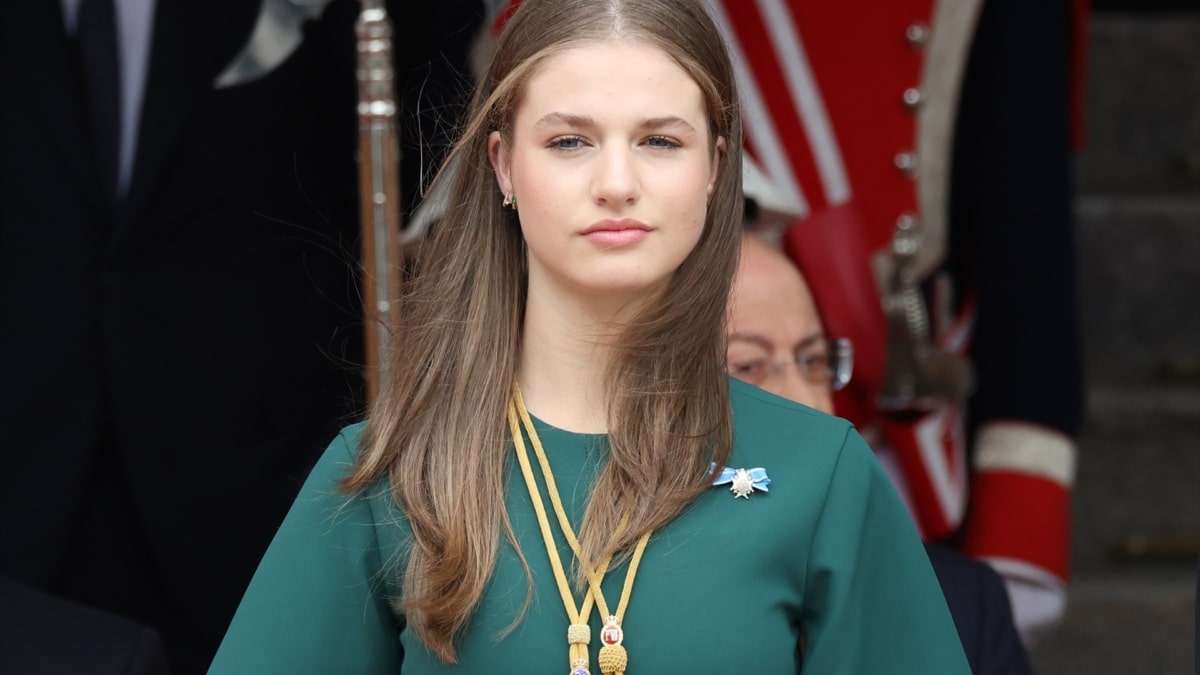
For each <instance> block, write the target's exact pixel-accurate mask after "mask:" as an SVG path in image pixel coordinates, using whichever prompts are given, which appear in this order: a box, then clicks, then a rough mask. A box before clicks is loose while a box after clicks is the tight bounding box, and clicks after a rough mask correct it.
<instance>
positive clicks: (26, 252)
mask: <svg viewBox="0 0 1200 675" xmlns="http://www.w3.org/2000/svg"><path fill="white" fill-rule="evenodd" d="M258 4H259V3H257V2H247V1H246V0H206V1H205V2H198V3H197V2H173V1H167V0H159V1H158V2H157V3H156V5H157V8H156V12H155V17H154V22H153V37H152V48H151V55H150V61H149V69H148V75H147V84H146V92H145V100H144V105H143V108H142V114H141V133H140V138H139V142H138V149H137V156H136V161H135V166H134V171H133V179H132V186H131V188H130V190H129V193H128V196H127V198H126V199H125V200H124V202H123V203H120V204H118V205H115V206H114V205H113V204H112V203H111V200H109V199H107V198H106V196H105V195H104V194H102V193H101V190H100V188H99V186H98V180H97V175H98V174H97V172H96V171H94V170H93V168H94V167H95V166H96V162H94V161H93V160H92V156H91V155H90V154H89V153H90V152H91V150H90V148H91V141H90V139H89V137H88V131H87V130H88V129H89V125H88V123H87V117H86V115H87V112H86V110H85V108H84V105H83V96H82V93H81V92H82V87H81V85H80V83H79V80H80V76H79V74H78V72H79V68H78V64H77V63H75V62H74V57H73V49H72V47H71V45H70V41H69V40H68V38H67V36H66V34H65V31H64V28H63V19H62V16H61V10H60V2H59V1H58V0H44V1H41V0H39V1H37V2H5V3H0V83H3V84H2V85H0V86H2V87H3V100H4V104H3V105H0V148H3V150H2V151H0V311H2V312H3V314H2V316H3V319H2V322H0V323H2V325H3V330H0V353H2V354H4V355H6V364H5V368H4V375H3V378H2V379H3V382H4V386H3V387H0V430H3V435H4V443H3V445H2V446H0V447H2V449H0V453H2V454H0V464H2V465H3V466H4V467H5V468H4V473H5V476H6V478H8V480H7V481H6V487H5V488H4V489H3V490H0V542H3V545H4V548H5V551H4V555H2V556H0V573H4V574H8V575H11V576H13V577H15V578H17V579H20V580H22V581H24V582H25V583H28V584H30V585H33V586H36V587H41V588H52V587H53V586H54V585H55V583H56V578H57V577H58V576H59V575H61V574H62V573H63V571H64V569H66V568H67V567H69V566H71V565H72V564H73V561H72V560H70V559H69V557H68V555H67V552H68V551H69V549H70V547H71V544H72V541H71V539H72V537H73V536H74V535H73V532H74V531H75V528H76V527H77V523H78V521H79V519H80V515H81V513H80V512H81V509H84V508H86V505H85V495H86V494H87V492H88V490H89V489H90V488H89V483H91V482H92V481H93V476H94V475H95V472H96V467H97V463H98V462H102V461H111V462H113V463H115V464H116V465H117V466H118V469H117V472H116V473H118V474H119V475H120V476H121V478H122V480H123V481H124V485H125V486H126V487H125V488H124V489H127V491H128V497H129V499H131V500H132V502H133V503H134V505H135V509H136V512H137V519H136V520H137V522H136V527H137V528H138V530H139V531H140V532H141V533H142V535H143V536H144V537H145V539H146V543H147V546H148V547H149V549H150V551H151V554H152V557H153V559H154V560H153V563H154V564H155V566H156V568H157V573H158V574H159V575H160V576H161V577H162V580H163V583H164V584H165V585H166V586H167V587H168V588H169V589H170V593H171V595H172V596H173V597H172V598H171V602H172V603H173V604H175V605H178V607H179V608H180V611H181V612H183V613H184V614H186V615H187V616H188V617H189V619H190V620H191V621H192V622H193V623H194V624H195V625H196V627H197V632H198V633H199V634H200V636H201V637H202V638H203V639H204V640H206V641H207V642H208V643H210V644H211V645H213V646H214V647H215V645H216V644H217V642H218V641H219V640H220V637H221V635H222V633H223V631H224V627H225V625H226V624H227V622H228V620H229V618H230V617H231V616H232V614H233V611H234V609H235V607H236V605H237V602H238V599H239V598H240V595H241V593H242V590H243V588H244V586H245V584H246V583H247V582H248V580H249V578H250V575H251V574H252V572H253V570H254V568H255V565H256V564H257V561H258V559H259V556H260V555H261V554H262V551H263V550H265V548H266V546H267V544H268V543H269V542H270V540H271V537H272V535H273V533H274V530H275V527H276V526H277V525H278V523H279V521H280V520H281V519H282V517H283V515H284V513H285V512H286V510H287V508H288V506H289V504H290V503H291V501H292V499H293V497H294V495H295V494H296V491H297V490H298V489H299V486H300V483H301V481H302V480H303V478H304V477H305V475H306V474H307V471H308V469H309V468H310V466H311V464H312V463H313V462H314V461H315V458H316V457H317V456H318V455H319V452H320V450H321V449H322V448H323V447H324V446H325V445H326V444H327V443H328V442H329V440H330V439H331V438H332V437H333V436H334V434H335V432H336V430H337V429H338V428H339V427H341V426H342V425H344V424H345V423H346V422H347V421H348V420H349V419H352V418H353V416H354V415H355V414H357V413H358V412H359V411H360V408H361V396H360V390H361V383H360V377H359V375H358V368H359V364H360V363H361V360H362V349H361V346H360V342H361V339H362V338H361V328H360V325H359V323H360V318H359V313H360V307H359V301H358V280H357V278H356V268H357V255H358V248H357V238H358V234H357V231H358V224H357V199H358V197H357V192H356V166H355V163H354V157H355V148H356V143H357V136H356V134H357V120H356V117H355V105H354V104H355V100H356V92H355V86H356V85H355V79H354V58H355V55H354V54H355V49H354V31H353V22H354V18H355V16H356V14H357V11H358V3H357V2H354V1H353V0H335V1H334V2H333V4H332V5H330V6H329V7H328V8H327V9H326V11H325V14H324V16H323V18H322V19H321V20H319V21H316V22H312V23H310V24H308V25H307V26H306V30H305V38H304V41H303V43H302V45H301V46H300V48H299V49H298V50H297V51H296V52H295V53H293V54H292V55H291V57H290V58H288V60H287V61H285V62H284V63H283V64H282V65H280V66H279V67H278V68H276V69H275V70H274V71H272V72H271V73H269V74H268V75H267V76H266V77H264V78H262V79H260V80H257V81H254V82H250V83H247V84H242V85H239V86H236V87H233V88H229V89H222V90H215V89H214V88H213V81H214V79H215V78H216V77H217V75H218V74H219V73H220V72H221V71H222V70H223V69H224V68H225V66H226V65H227V64H229V62H230V61H231V60H232V59H233V57H234V55H235V54H236V53H237V51H238V50H239V49H240V48H241V47H242V45H243V44H244V43H245V42H246V40H247V38H248V36H249V35H250V32H251V29H252V27H253V25H254V22H255V19H256V17H257V14H258V11H259V7H258ZM392 4H393V7H394V13H393V17H394V18H395V21H396V25H397V39H396V44H397V60H398V61H399V62H400V64H401V66H400V68H399V75H398V77H399V78H400V80H401V85H402V86H401V88H402V90H403V91H404V92H406V98H407V99H408V100H409V102H410V104H411V103H412V102H413V100H414V98H415V92H418V91H419V92H421V93H422V94H423V98H422V104H421V109H422V110H423V111H424V113H423V114H424V115H425V119H424V121H423V122H421V124H420V125H419V124H418V121H417V119H416V116H415V115H405V114H402V115H401V116H400V121H401V124H402V125H403V126H404V127H405V128H406V129H408V130H409V131H410V133H409V134H408V135H409V137H410V139H411V138H413V137H415V133H413V130H415V129H416V128H418V126H420V127H421V128H422V129H424V130H426V131H428V130H430V129H433V128H438V125H437V124H434V122H435V121H439V122H440V128H442V129H443V130H444V129H445V128H446V127H447V126H452V125H453V123H454V121H455V120H454V112H455V111H454V108H453V106H448V105H447V104H448V103H453V102H454V100H455V97H456V96H461V95H465V93H467V92H466V90H465V81H466V80H465V76H464V75H462V74H461V73H460V72H456V71H455V70H454V68H453V67H452V66H454V65H462V64H465V63H466V58H467V51H468V44H469V41H470V39H471V38H472V37H473V35H474V27H475V26H478V24H479V18H478V14H479V13H480V11H481V10H479V9H478V8H476V7H475V5H477V4H478V3H477V2H474V1H472V2H445V1H443V0H438V1H437V2H432V1H430V2H409V3H403V2H394V3H392ZM439 49H441V50H444V51H445V53H444V54H439V53H438V50H439ZM415 108H416V106H415V105H410V106H409V109H410V110H411V109H415ZM435 143H436V141H435ZM406 145H407V146H411V147H414V148H415V147H416V146H417V145H418V144H417V143H416V142H414V141H412V140H410V141H408V142H407V143H406ZM421 154H422V153H417V152H410V153H409V156H410V157H411V158H412V159H413V160H418V159H419V158H420V156H421ZM436 154H437V153H436V152H432V151H429V150H428V149H427V151H426V152H425V153H423V155H424V158H425V160H426V164H430V163H432V162H431V158H432V157H433V156H434V155H436ZM419 164H420V162H419V161H412V162H409V163H407V164H406V167H405V169H406V171H405V173H406V175H407V176H409V177H410V178H411V177H413V176H417V175H419V173H420V167H419ZM414 182H415V181H412V180H410V182H409V184H408V185H407V188H408V189H407V192H409V194H416V192H417V189H416V187H417V186H416V185H414V184H413V183H414ZM98 448H109V449H108V450H105V452H106V453H108V454H109V455H111V457H106V458H102V457H100V456H99V455H98V450H97V449H98ZM168 642H169V641H168Z"/></svg>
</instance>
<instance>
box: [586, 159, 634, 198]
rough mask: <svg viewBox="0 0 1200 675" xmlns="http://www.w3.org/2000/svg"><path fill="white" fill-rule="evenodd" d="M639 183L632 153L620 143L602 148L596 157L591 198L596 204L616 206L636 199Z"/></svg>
mask: <svg viewBox="0 0 1200 675" xmlns="http://www.w3.org/2000/svg"><path fill="white" fill-rule="evenodd" d="M640 191H641V184H640V181H639V179H638V175H637V168H636V166H635V158H634V157H633V153H632V152H631V151H630V150H629V149H628V148H626V147H624V146H623V145H622V144H614V145H610V146H608V147H606V148H604V149H603V150H602V151H601V152H600V156H599V158H598V159H597V165H596V174H595V177H594V179H593V182H592V198H593V199H594V200H595V201H596V203H598V204H607V205H609V206H616V205H619V204H632V203H634V202H636V201H637V198H638V196H639V194H640Z"/></svg>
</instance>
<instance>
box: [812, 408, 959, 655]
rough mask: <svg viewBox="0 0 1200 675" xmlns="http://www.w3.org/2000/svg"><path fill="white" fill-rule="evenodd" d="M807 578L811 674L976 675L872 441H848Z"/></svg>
mask: <svg viewBox="0 0 1200 675" xmlns="http://www.w3.org/2000/svg"><path fill="white" fill-rule="evenodd" d="M810 551H811V553H810V556H811V557H810V563H809V567H808V572H807V576H806V580H805V585H806V588H807V592H806V593H805V596H806V597H805V614H806V617H805V619H806V620H805V631H806V648H805V652H806V653H805V656H804V666H803V672H805V673H847V674H849V673H872V674H874V675H880V674H886V673H897V674H899V673H922V675H943V674H945V675H950V674H953V675H958V674H961V675H970V672H971V671H970V668H969V666H968V665H967V661H966V657H965V655H964V654H963V650H962V645H961V643H960V642H959V638H958V633H957V631H956V630H955V628H954V624H953V621H952V619H951V618H950V612H949V610H948V609H947V607H946V601H945V599H944V596H943V595H942V591H941V587H940V586H939V585H938V582H937V578H936V577H935V576H934V573H933V569H932V568H931V567H930V563H929V558H928V557H927V556H926V554H925V551H924V549H923V547H922V546H921V543H920V538H919V537H918V535H917V533H916V530H915V528H914V526H913V525H912V522H911V521H910V519H909V517H908V514H907V512H906V511H905V509H904V506H903V505H902V504H901V502H900V499H899V497H898V496H897V495H896V493H895V491H894V490H893V488H892V486H891V484H890V483H889V482H888V478H887V475H886V474H885V473H884V472H883V469H882V468H881V467H880V466H879V464H878V462H877V461H876V460H875V458H874V456H873V453H872V452H871V450H870V448H868V447H867V445H866V442H865V441H863V440H862V438H861V437H860V436H859V435H858V434H857V433H855V432H853V431H850V432H849V433H848V434H847V436H846V438H845V440H844V441H843V444H842V448H841V450H840V454H839V456H838V459H837V464H836V466H835V468H834V470H833V474H832V478H831V480H830V482H829V486H828V491H827V493H826V496H825V500H824V505H823V507H822V510H821V515H820V517H819V520H818V521H817V526H816V529H815V530H814V533H813V540H812V544H811V548H810Z"/></svg>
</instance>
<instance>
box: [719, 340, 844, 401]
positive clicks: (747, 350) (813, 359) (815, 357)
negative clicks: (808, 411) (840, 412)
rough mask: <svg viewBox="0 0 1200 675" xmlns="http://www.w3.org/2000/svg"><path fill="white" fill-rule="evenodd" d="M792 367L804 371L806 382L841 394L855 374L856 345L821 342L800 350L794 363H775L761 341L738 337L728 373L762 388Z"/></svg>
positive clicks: (732, 346) (730, 354)
mask: <svg viewBox="0 0 1200 675" xmlns="http://www.w3.org/2000/svg"><path fill="white" fill-rule="evenodd" d="M790 366H795V367H796V369H797V370H799V371H800V376H801V377H802V378H804V381H805V382H808V383H809V384H814V385H817V386H823V387H829V388H830V389H833V390H834V391H837V390H838V389H841V388H842V387H845V386H846V383H848V382H849V381H850V376H851V374H852V373H853V372H854V345H853V344H851V342H850V340H849V339H847V338H836V339H832V340H820V341H817V342H814V343H813V344H810V345H805V346H804V347H801V348H800V349H797V350H796V352H795V353H794V354H792V358H791V359H788V360H786V361H772V360H771V351H770V350H769V349H768V348H767V345H766V344H764V343H762V342H760V341H759V340H748V339H742V338H738V337H736V336H734V337H733V338H731V339H730V341H729V351H728V353H727V355H726V369H727V370H728V371H729V374H730V375H733V376H734V377H736V378H738V379H739V380H744V381H746V382H749V383H750V384H753V385H755V386H762V385H763V384H764V383H765V382H766V381H767V380H768V379H771V378H773V377H780V376H781V375H783V373H784V370H785V369H786V368H788V367H790Z"/></svg>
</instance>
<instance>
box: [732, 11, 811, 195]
mask: <svg viewBox="0 0 1200 675" xmlns="http://www.w3.org/2000/svg"><path fill="white" fill-rule="evenodd" d="M722 6H723V7H724V9H725V15H726V16H727V17H729V21H730V24H731V25H730V26H729V28H731V29H732V30H733V33H734V35H735V36H736V39H737V43H738V45H739V46H740V47H741V49H742V53H743V54H744V55H745V58H746V61H747V62H748V63H749V64H750V71H751V73H752V77H753V79H754V81H755V83H756V84H757V86H758V91H759V94H760V95H761V97H762V99H763V102H764V104H765V105H766V106H767V109H768V110H769V112H770V118H771V122H772V124H773V126H774V131H775V134H776V135H777V137H778V139H772V138H767V137H763V136H762V135H758V134H756V133H755V130H754V129H751V128H747V129H746V138H747V145H746V147H747V151H748V152H750V154H751V155H752V156H756V157H757V155H756V153H755V151H754V148H755V146H756V145H758V144H767V143H772V144H778V143H780V140H779V139H783V143H782V145H783V147H782V149H783V152H784V153H785V154H786V155H787V160H788V164H789V165H790V167H791V170H792V173H793V174H794V175H795V178H796V181H797V182H798V183H799V184H800V187H801V191H802V192H803V194H804V199H805V201H806V202H807V203H808V208H810V209H812V210H813V211H819V210H821V209H822V208H825V207H826V206H827V204H828V201H827V199H826V196H825V193H824V191H823V190H822V189H820V188H821V182H820V181H821V179H820V174H819V172H818V170H817V165H816V161H815V157H814V155H813V150H812V147H811V146H810V145H809V142H808V136H807V132H806V131H805V129H804V125H803V124H802V121H801V116H800V114H799V111H798V110H797V109H796V108H795V107H794V105H793V101H792V96H791V92H790V90H789V88H788V82H787V76H786V75H785V74H784V70H783V65H782V63H781V61H780V58H779V55H778V54H777V53H776V52H775V46H774V44H773V43H772V42H771V38H770V34H769V32H768V29H767V25H766V23H765V21H766V20H765V18H764V17H763V16H762V13H761V12H760V11H759V8H758V5H757V4H755V3H753V2H744V1H740V0H739V1H733V2H731V1H729V0H726V1H725V2H723V3H722Z"/></svg>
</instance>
